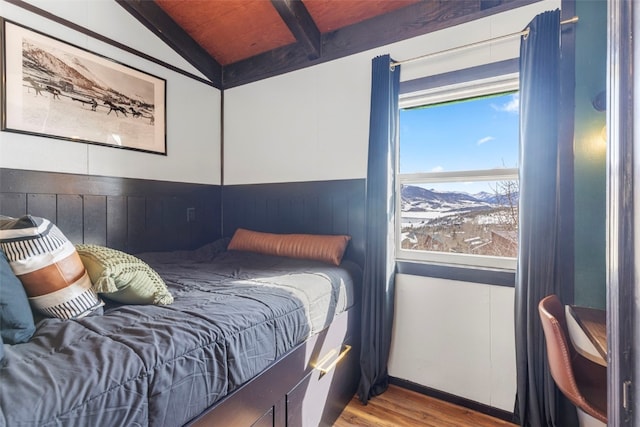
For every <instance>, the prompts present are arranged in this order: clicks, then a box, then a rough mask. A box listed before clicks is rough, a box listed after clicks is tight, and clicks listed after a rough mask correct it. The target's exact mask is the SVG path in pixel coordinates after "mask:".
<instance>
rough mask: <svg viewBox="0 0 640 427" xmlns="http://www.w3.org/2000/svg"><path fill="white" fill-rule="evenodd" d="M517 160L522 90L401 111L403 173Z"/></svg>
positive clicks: (497, 164)
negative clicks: (519, 93)
mask: <svg viewBox="0 0 640 427" xmlns="http://www.w3.org/2000/svg"><path fill="white" fill-rule="evenodd" d="M517 166H518V94H517V93H514V94H506V95H500V96H495V97H488V98H480V99H475V100H472V101H465V102H457V103H450V104H441V105H437V106H433V107H427V108H422V109H412V110H401V111H400V173H415V172H438V171H443V172H448V171H456V170H475V169H493V168H501V167H507V168H514V167H517Z"/></svg>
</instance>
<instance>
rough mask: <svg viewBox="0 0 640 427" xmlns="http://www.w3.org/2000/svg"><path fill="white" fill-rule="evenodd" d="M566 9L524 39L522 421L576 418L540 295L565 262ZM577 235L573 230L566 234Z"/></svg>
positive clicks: (518, 310)
mask: <svg viewBox="0 0 640 427" xmlns="http://www.w3.org/2000/svg"><path fill="white" fill-rule="evenodd" d="M559 94H560V11H558V10H556V11H550V12H544V13H542V14H540V15H538V16H536V17H535V18H534V19H533V21H531V23H530V24H529V35H528V36H527V37H523V38H522V40H521V44H520V211H519V212H520V213H519V216H520V218H519V241H520V243H519V253H518V267H517V271H516V289H515V334H516V337H515V338H516V366H517V403H516V408H515V409H516V411H515V412H516V416H517V417H518V418H519V420H520V425H522V426H532V427H540V426H562V427H568V426H571V425H574V424H575V409H572V408H571V406H570V405H567V402H566V400H565V399H564V397H563V396H562V395H561V394H560V393H559V392H557V391H556V388H555V385H554V382H553V378H551V376H550V374H549V370H548V362H547V355H546V352H545V344H544V332H543V330H542V325H541V323H540V318H539V314H538V308H537V307H538V303H539V301H540V300H541V299H542V298H544V297H545V296H547V295H549V294H557V295H561V287H562V284H561V283H559V269H560V268H573V266H572V265H568V266H566V265H565V266H562V265H559V263H558V259H559V253H558V252H559V251H558V247H559V246H558V239H559V236H558V224H559V221H560V219H559V203H558V197H559V196H560V191H559V188H558V183H559V179H558V177H559V174H560V173H561V171H560V170H559V167H558V165H559V162H558V155H559V151H558V149H559V145H558V130H559V121H558V115H559V103H560V96H559ZM564 237H565V238H572V237H571V236H564Z"/></svg>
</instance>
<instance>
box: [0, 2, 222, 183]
mask: <svg viewBox="0 0 640 427" xmlns="http://www.w3.org/2000/svg"><path fill="white" fill-rule="evenodd" d="M29 3H31V4H33V5H35V6H37V7H39V8H41V9H44V10H46V11H48V12H51V13H53V14H55V15H56V16H58V17H60V18H63V19H66V20H68V21H71V22H73V23H76V24H78V25H81V26H83V27H85V28H89V29H91V30H92V31H95V32H97V33H99V34H102V35H104V36H106V37H108V38H110V39H113V40H115V41H118V42H120V43H122V44H125V45H127V46H130V47H132V48H134V49H136V50H139V51H141V52H143V53H145V54H147V55H150V56H152V57H155V58H157V59H160V60H162V61H165V62H167V63H169V64H172V65H174V66H176V67H178V68H180V69H182V70H185V71H187V72H189V73H191V74H194V75H197V76H198V77H203V76H202V74H201V73H199V72H198V71H197V70H196V69H195V68H193V67H192V66H191V65H190V64H188V63H187V62H186V61H185V60H184V59H183V58H182V57H181V56H180V55H178V54H177V53H175V52H174V51H173V50H172V49H171V48H169V47H168V46H167V45H165V44H164V43H163V42H162V41H161V40H160V39H159V38H157V37H156V36H155V35H154V34H152V33H151V32H150V31H148V30H147V29H146V28H145V27H144V26H143V25H142V24H140V23H139V22H138V21H136V20H135V19H134V18H133V17H132V16H131V15H129V14H128V13H127V12H126V11H125V10H124V9H123V8H122V7H121V6H119V5H118V4H117V3H116V2H115V1H113V0H81V1H79V0H37V1H36V0H31V1H29ZM0 15H2V16H3V17H5V18H6V19H8V20H11V21H14V22H16V23H18V24H21V25H24V26H26V27H30V28H32V29H34V30H37V31H40V32H43V33H45V34H47V35H50V36H53V37H56V38H59V39H61V40H63V41H66V42H69V43H71V44H74V45H76V46H79V47H81V48H84V49H88V50H90V51H92V52H95V53H98V54H100V55H104V56H106V57H108V58H111V59H114V60H116V61H119V62H122V63H123V64H125V65H128V66H131V67H133V68H137V69H139V70H141V71H144V72H147V73H150V74H152V75H155V76H157V77H160V78H163V79H165V80H166V82H167V83H166V89H167V95H166V96H167V102H166V106H167V111H166V117H167V125H166V128H167V153H168V155H167V156H161V155H156V154H149V153H141V152H135V151H131V150H121V149H117V148H113V147H105V146H97V145H89V144H84V143H78V142H70V141H64V140H57V139H50V138H43V137H37V136H31V135H23V134H16V133H12V132H0V167H5V168H15V169H31V170H43V171H53V172H68V173H79V174H89V175H106V176H118V177H130V178H144V179H158V180H167V181H178V182H192V183H203V184H220V181H221V180H220V110H221V105H220V98H221V96H220V91H219V90H217V89H215V88H213V87H211V86H209V85H206V84H204V83H201V82H199V81H197V80H194V79H192V78H189V77H186V76H184V75H182V74H180V73H176V72H174V71H171V70H169V69H167V68H165V67H162V66H160V65H157V64H155V63H153V62H150V61H147V60H145V59H143V58H141V57H138V56H135V55H132V54H130V53H127V52H125V51H123V50H120V49H118V48H116V47H114V46H111V45H109V44H106V43H103V42H100V41H98V40H96V39H93V38H91V37H88V36H86V35H84V34H82V33H79V32H77V31H74V30H71V29H69V28H67V27H65V26H63V25H60V24H57V23H55V22H53V21H51V20H48V19H45V18H43V17H40V16H38V15H36V14H33V13H30V12H28V11H26V10H24V9H22V8H19V7H17V6H14V5H12V4H9V3H7V2H5V1H3V0H0Z"/></svg>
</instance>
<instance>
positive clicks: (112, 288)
mask: <svg viewBox="0 0 640 427" xmlns="http://www.w3.org/2000/svg"><path fill="white" fill-rule="evenodd" d="M93 290H94V291H95V292H96V293H105V294H109V293H112V292H116V291H117V290H118V287H117V286H116V284H115V282H114V281H113V279H112V278H110V277H105V276H101V277H100V278H99V279H98V280H96V282H95V283H94V284H93Z"/></svg>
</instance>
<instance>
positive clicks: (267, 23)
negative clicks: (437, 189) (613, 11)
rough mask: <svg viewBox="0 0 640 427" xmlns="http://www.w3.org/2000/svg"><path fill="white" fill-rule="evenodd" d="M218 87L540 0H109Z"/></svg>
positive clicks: (343, 54)
mask: <svg viewBox="0 0 640 427" xmlns="http://www.w3.org/2000/svg"><path fill="white" fill-rule="evenodd" d="M116 1H117V2H118V3H119V4H120V5H121V6H122V7H123V8H125V9H126V10H127V11H128V12H129V13H131V14H132V15H133V16H134V17H135V18H137V19H138V20H139V21H140V22H141V23H143V24H144V25H145V26H146V27H147V28H149V29H150V30H151V31H153V32H154V33H155V34H157V35H158V36H159V37H160V38H161V39H163V40H164V41H165V42H166V43H167V44H168V45H169V46H171V47H172V48H173V49H175V50H176V51H177V52H178V53H179V54H181V55H182V56H183V57H184V58H185V59H186V60H187V61H189V62H190V63H191V64H192V65H193V66H194V67H196V68H197V69H198V70H199V71H200V72H201V73H202V74H204V75H205V76H206V77H207V78H208V79H209V80H210V81H211V83H212V84H213V86H215V87H218V88H220V89H225V88H230V87H234V86H238V85H241V84H245V83H249V82H252V81H256V80H260V79H263V78H266V77H271V76H274V75H278V74H281V73H285V72H288V71H292V70H296V69H299V68H303V67H307V66H310V65H314V64H317V63H321V62H325V61H329V60H332V59H336V58H340V57H342V56H346V55H350V54H353V53H357V52H360V51H363V50H367V49H371V48H374V47H377V46H382V45H384V44H388V43H392V42H396V41H399V40H403V39H406V38H410V37H415V36H418V35H422V34H426V33H428V32H431V31H436V30H439V29H442V28H445V27H448V26H451V25H458V24H461V23H463V22H467V21H470V20H473V19H478V18H481V17H484V16H487V15H491V14H493V13H497V12H502V11H505V10H509V9H512V8H515V7H520V6H522V5H525V4H529V3H534V2H536V1H539V0H153V1H149V0H116Z"/></svg>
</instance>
